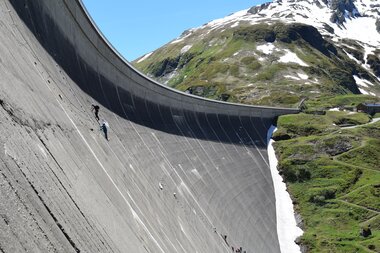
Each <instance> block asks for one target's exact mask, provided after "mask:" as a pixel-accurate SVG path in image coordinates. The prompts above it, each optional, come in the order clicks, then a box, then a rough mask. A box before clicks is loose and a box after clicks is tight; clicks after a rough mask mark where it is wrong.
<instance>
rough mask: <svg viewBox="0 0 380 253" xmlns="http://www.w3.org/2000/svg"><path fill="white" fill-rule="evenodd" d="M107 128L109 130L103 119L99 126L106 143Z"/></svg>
mask: <svg viewBox="0 0 380 253" xmlns="http://www.w3.org/2000/svg"><path fill="white" fill-rule="evenodd" d="M107 128H109V125H108V122H107V121H105V120H104V119H103V120H102V122H101V124H100V130H103V133H104V137H105V138H106V140H107V141H108V134H107V131H108V129H107Z"/></svg>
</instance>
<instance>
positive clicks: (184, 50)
mask: <svg viewBox="0 0 380 253" xmlns="http://www.w3.org/2000/svg"><path fill="white" fill-rule="evenodd" d="M192 46H193V45H186V46H184V47H183V48H182V49H181V54H184V53H186V52H187V51H189V50H190V48H191V47H192Z"/></svg>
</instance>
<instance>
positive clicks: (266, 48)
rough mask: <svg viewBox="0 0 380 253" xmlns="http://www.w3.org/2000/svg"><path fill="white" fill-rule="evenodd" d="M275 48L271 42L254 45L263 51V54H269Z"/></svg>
mask: <svg viewBox="0 0 380 253" xmlns="http://www.w3.org/2000/svg"><path fill="white" fill-rule="evenodd" d="M275 48H276V47H275V46H274V45H273V43H267V44H264V45H259V46H257V47H256V49H257V50H259V51H261V52H263V53H264V54H271V53H273V50H274V49H275Z"/></svg>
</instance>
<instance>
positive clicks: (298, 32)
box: [233, 23, 337, 56]
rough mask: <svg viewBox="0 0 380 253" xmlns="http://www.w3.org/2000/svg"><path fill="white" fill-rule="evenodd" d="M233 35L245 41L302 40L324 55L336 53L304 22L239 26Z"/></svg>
mask: <svg viewBox="0 0 380 253" xmlns="http://www.w3.org/2000/svg"><path fill="white" fill-rule="evenodd" d="M233 36H234V37H235V38H238V39H243V40H246V41H265V42H274V41H276V40H278V41H281V42H284V43H292V42H293V41H297V40H304V41H306V42H307V43H308V44H309V45H310V46H312V47H313V48H315V49H317V50H318V51H320V52H321V53H323V54H324V55H326V56H330V54H331V53H332V54H335V55H336V54H337V50H336V48H335V47H334V46H333V45H332V44H331V43H329V42H328V41H326V40H324V39H323V37H322V35H321V34H320V33H319V31H318V30H317V29H316V28H315V27H313V26H310V25H305V24H298V23H293V24H284V23H277V24H275V25H266V24H259V25H254V26H250V27H244V28H241V29H239V30H237V31H235V32H234V35H233Z"/></svg>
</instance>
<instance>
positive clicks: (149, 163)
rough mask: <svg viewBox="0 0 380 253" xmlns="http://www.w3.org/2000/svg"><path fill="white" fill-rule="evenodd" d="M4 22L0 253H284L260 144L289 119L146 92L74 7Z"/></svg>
mask: <svg viewBox="0 0 380 253" xmlns="http://www.w3.org/2000/svg"><path fill="white" fill-rule="evenodd" d="M0 11H1V13H0V14H1V15H0V105H1V107H0V119H1V120H0V131H1V135H0V252H6V253H8V252H9V253H14V252H65V253H66V252H231V251H232V249H231V247H232V246H233V247H234V248H235V249H236V248H237V247H242V248H243V251H244V250H246V252H260V253H261V252H279V251H280V250H279V243H278V239H277V232H276V210H275V198H274V191H273V183H272V179H271V174H270V170H269V167H268V158H267V154H266V145H267V141H266V132H267V130H268V128H269V126H270V125H271V124H272V123H273V121H274V119H275V117H276V116H278V115H281V114H285V113H296V112H297V111H296V110H293V109H286V108H265V107H250V106H242V105H234V104H228V103H221V102H214V101H210V100H206V99H202V98H198V97H195V96H192V95H186V94H182V93H180V92H177V91H174V90H172V89H170V88H167V87H164V86H162V85H160V84H157V83H155V82H154V81H152V80H150V79H149V78H147V77H145V76H144V75H142V74H140V73H139V72H138V71H136V70H135V69H134V68H133V67H131V66H130V65H129V64H128V63H127V62H125V61H124V60H123V59H122V58H121V57H120V56H119V55H118V54H117V52H115V50H114V49H112V47H111V46H110V45H109V43H107V41H106V40H105V39H104V38H103V36H102V35H101V34H100V33H99V31H98V30H97V28H96V27H95V26H94V24H93V22H92V21H91V19H90V18H89V17H88V15H87V13H86V11H85V10H84V9H83V6H82V3H81V2H79V1H75V0H54V1H51V0H0ZM121 32H122V31H121ZM91 104H98V105H99V106H100V112H99V116H100V118H101V119H105V120H106V121H107V122H108V123H109V126H110V128H109V129H108V136H109V141H107V140H105V138H104V135H103V132H102V131H100V130H99V129H100V128H99V122H97V120H96V119H95V117H94V113H93V112H91ZM224 235H227V238H226V239H224V238H223V236H224Z"/></svg>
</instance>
